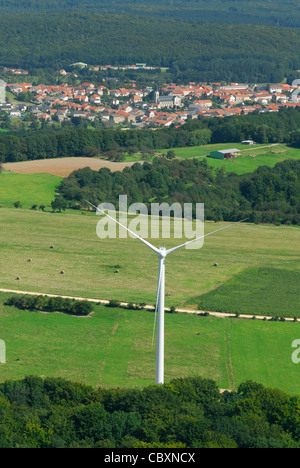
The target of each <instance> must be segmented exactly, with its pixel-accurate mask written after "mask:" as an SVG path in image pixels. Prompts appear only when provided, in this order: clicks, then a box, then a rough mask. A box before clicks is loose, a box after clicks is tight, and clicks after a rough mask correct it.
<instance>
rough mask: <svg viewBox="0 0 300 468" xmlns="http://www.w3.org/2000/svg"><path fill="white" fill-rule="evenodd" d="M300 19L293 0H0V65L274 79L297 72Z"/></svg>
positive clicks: (188, 77)
mask: <svg viewBox="0 0 300 468" xmlns="http://www.w3.org/2000/svg"><path fill="white" fill-rule="evenodd" d="M200 23H201V24H200ZM299 25H300V12H299V8H298V6H297V4H296V1H295V0H290V1H287V2H285V3H283V2H282V1H279V0H273V1H272V2H271V1H267V2H262V1H258V0H257V1H252V2H248V1H242V0H235V1H234V0H231V1H229V0H224V1H221V0H211V1H209V2H208V1H207V0H199V1H196V0H190V1H189V0H184V1H182V0H168V1H167V0H165V1H158V0H149V1H148V0H147V1H146V0H135V1H134V0H131V1H130V2H128V1H125V0H120V1H117V0H112V1H110V2H108V1H107V0H97V1H96V0H84V1H83V2H81V1H80V0H60V1H59V0H51V1H50V0H39V1H37V0H0V31H1V35H0V66H1V65H2V66H12V67H20V68H25V69H34V68H50V69H54V70H57V69H59V68H60V67H64V68H66V67H68V66H69V65H70V64H72V63H74V62H78V61H82V62H85V63H88V64H91V65H106V64H112V65H114V64H117V65H127V64H132V63H136V62H143V63H147V64H148V65H152V66H158V67H160V66H162V67H169V68H170V70H171V73H172V74H173V79H174V80H177V81H186V82H188V81H220V80H224V81H241V82H244V81H247V82H258V83H269V82H273V83H274V82H280V81H281V80H283V79H284V77H288V76H290V77H291V79H296V78H297V77H298V76H296V70H299V69H300V54H299V50H300V30H299V28H298V26H299Z"/></svg>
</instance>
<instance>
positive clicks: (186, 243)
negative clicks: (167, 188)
mask: <svg viewBox="0 0 300 468" xmlns="http://www.w3.org/2000/svg"><path fill="white" fill-rule="evenodd" d="M247 219H249V218H245V219H242V220H241V221H237V222H236V223H232V224H229V225H228V226H225V227H222V228H220V229H217V230H216V231H213V232H209V233H208V234H204V235H203V236H200V237H197V238H196V239H192V240H190V241H188V242H185V243H184V244H181V245H178V246H177V247H173V248H172V249H169V250H167V251H166V256H167V255H168V254H170V253H172V252H175V250H178V249H181V248H182V247H185V246H186V245H188V244H191V243H192V242H196V241H197V240H200V239H203V238H204V237H207V236H211V235H212V234H215V233H216V232H219V231H223V230H224V229H228V228H230V227H232V226H235V225H236V224H239V223H242V222H243V221H247Z"/></svg>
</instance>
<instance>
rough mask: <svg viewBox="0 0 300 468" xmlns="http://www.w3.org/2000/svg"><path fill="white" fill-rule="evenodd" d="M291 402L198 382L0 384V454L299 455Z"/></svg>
mask: <svg viewBox="0 0 300 468" xmlns="http://www.w3.org/2000/svg"><path fill="white" fill-rule="evenodd" d="M299 404H300V401H299V398H298V397H294V396H289V395H287V394H285V393H284V392H282V391H281V390H277V389H271V388H265V387H264V386H263V385H261V384H258V383H255V382H251V381H246V382H244V383H242V384H240V385H239V387H238V389H237V391H234V392H225V393H223V394H220V391H219V389H218V387H217V385H216V383H215V382H214V381H212V380H207V379H202V378H200V377H191V378H184V379H174V380H172V381H171V382H170V383H169V384H165V385H162V386H149V387H145V388H143V389H141V390H140V389H126V388H124V389H105V388H99V389H93V388H92V387H89V386H86V385H84V384H80V383H74V382H70V381H66V380H63V379H61V378H51V377H47V378H44V379H42V378H40V377H33V376H28V377H25V378H24V379H22V380H18V381H6V382H5V383H2V384H0V415H1V417H0V448H124V447H126V448H144V449H146V448H163V447H164V448H300V432H299V427H300V425H299V422H300V421H299V418H300V413H299Z"/></svg>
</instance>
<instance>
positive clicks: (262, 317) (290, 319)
mask: <svg viewBox="0 0 300 468" xmlns="http://www.w3.org/2000/svg"><path fill="white" fill-rule="evenodd" d="M0 292H2V293H12V294H22V295H24V294H28V295H31V296H48V297H62V298H64V299H73V300H77V301H88V302H94V303H96V304H104V305H107V304H109V302H110V301H109V300H107V299H92V298H87V297H74V296H62V295H58V294H45V293H39V292H32V291H19V290H15V289H3V288H0ZM120 305H121V306H122V307H126V306H128V305H129V303H128V302H120ZM144 308H145V309H149V310H153V305H145V306H144ZM165 310H168V308H165ZM176 312H179V313H180V312H181V313H185V314H208V315H212V316H214V317H223V318H224V317H236V316H237V315H236V314H233V313H231V312H213V311H207V310H194V309H181V308H176ZM239 317H240V318H245V319H254V318H255V319H258V320H271V317H270V316H267V315H248V314H239ZM285 320H286V321H287V322H295V323H298V322H300V319H296V320H295V318H294V317H285ZM225 339H226V338H225Z"/></svg>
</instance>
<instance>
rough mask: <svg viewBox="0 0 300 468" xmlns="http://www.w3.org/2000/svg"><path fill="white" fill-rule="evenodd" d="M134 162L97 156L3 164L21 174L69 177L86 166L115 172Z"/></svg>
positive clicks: (6, 168)
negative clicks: (108, 159)
mask: <svg viewBox="0 0 300 468" xmlns="http://www.w3.org/2000/svg"><path fill="white" fill-rule="evenodd" d="M133 164H134V162H111V161H107V160H105V159H96V158H58V159H38V160H35V161H21V162H15V163H6V164H3V167H4V169H5V170H7V171H11V172H17V173H19V174H36V173H46V174H53V175H56V176H59V177H68V175H70V174H71V173H72V172H73V171H75V170H77V169H82V168H84V167H90V168H91V169H94V170H99V169H101V168H102V167H107V168H108V169H110V170H111V171H112V172H115V171H122V170H123V169H124V168H125V167H128V166H132V165H133Z"/></svg>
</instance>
